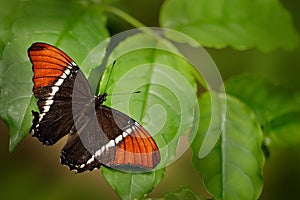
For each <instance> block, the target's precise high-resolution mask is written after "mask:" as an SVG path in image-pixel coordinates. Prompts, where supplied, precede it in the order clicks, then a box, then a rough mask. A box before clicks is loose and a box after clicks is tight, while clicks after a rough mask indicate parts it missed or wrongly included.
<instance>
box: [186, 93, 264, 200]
mask: <svg viewBox="0 0 300 200" xmlns="http://www.w3.org/2000/svg"><path fill="white" fill-rule="evenodd" d="M218 97H219V98H220V99H223V100H224V99H226V102H227V107H226V109H227V110H226V121H225V124H224V127H223V129H222V134H221V135H220V137H219V140H218V142H217V144H216V145H215V146H214V148H213V150H212V151H211V152H210V153H209V154H208V155H207V156H206V157H205V158H202V159H200V158H199V157H198V154H199V152H198V150H199V149H197V148H195V146H194V143H193V146H192V148H193V166H194V167H195V168H196V169H197V170H198V171H199V173H200V174H201V175H202V177H203V180H204V184H205V186H206V188H207V190H208V192H209V193H210V194H211V195H212V196H213V197H214V198H215V199H222V200H226V199H245V200H246V199H258V197H259V195H260V193H261V191H262V186H263V180H262V169H263V164H264V155H263V152H262V150H261V145H262V142H263V134H262V131H261V129H260V126H259V124H258V122H257V119H256V117H255V115H254V113H253V112H252V111H251V110H250V109H249V108H248V107H247V106H246V105H245V104H243V103H242V102H241V101H239V100H238V99H236V98H234V97H233V96H230V95H227V96H225V95H224V94H218ZM209 101H210V96H209V94H208V93H205V94H203V95H202V96H201V98H200V105H206V104H207V103H206V102H209ZM200 109H201V108H200ZM204 111H205V112H207V111H206V110H204ZM201 114H202V115H200V123H201V122H204V123H207V121H208V120H205V118H206V117H207V116H209V117H210V115H211V113H203V111H201ZM223 114H224V113H223ZM201 116H203V117H201ZM203 118H204V121H202V119H203ZM208 125H209V124H208V123H207V124H206V126H208ZM197 137H201V136H198V135H197Z"/></svg>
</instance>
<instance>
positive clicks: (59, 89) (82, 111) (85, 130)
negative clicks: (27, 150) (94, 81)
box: [28, 43, 160, 172]
mask: <svg viewBox="0 0 300 200" xmlns="http://www.w3.org/2000/svg"><path fill="white" fill-rule="evenodd" d="M28 56H29V58H30V61H31V63H32V65H33V66H32V69H33V72H34V76H33V83H34V86H33V93H34V96H35V97H36V98H37V99H38V102H37V105H38V109H39V112H35V111H32V113H33V116H34V119H33V124H32V127H31V133H32V134H33V136H34V137H36V138H37V139H38V140H40V141H41V142H42V143H43V144H44V145H52V144H55V143H56V142H57V141H58V140H60V139H61V138H62V137H64V136H65V135H67V134H69V138H68V140H67V143H66V144H65V146H64V147H63V149H62V151H61V155H60V158H61V163H62V164H64V165H67V166H68V167H69V168H70V169H71V170H76V171H77V172H83V171H86V170H93V169H95V168H100V166H101V165H105V166H108V167H112V168H119V169H126V170H134V171H136V170H137V171H140V170H141V171H145V170H146V171H147V170H151V169H153V168H155V167H156V166H157V165H158V163H159V162H160V153H159V150H158V147H157V145H156V143H155V141H154V139H153V138H152V137H151V136H150V134H149V133H148V132H147V131H146V130H145V129H144V128H143V127H142V126H141V125H140V124H139V123H138V122H136V121H135V120H134V119H132V118H130V117H129V116H127V115H125V114H124V113H122V112H120V111H117V110H115V109H113V108H109V107H107V106H105V105H103V102H104V101H105V100H106V97H107V94H106V93H104V94H100V95H98V96H94V95H93V93H92V92H91V89H90V86H89V84H88V81H87V79H86V78H85V76H84V74H83V73H82V71H81V70H80V69H79V67H78V65H77V64H76V63H75V62H74V61H73V60H72V59H71V58H70V57H69V56H68V55H66V54H65V53H64V52H62V51H61V50H60V49H58V48H56V47H54V46H52V45H49V44H45V43H34V44H32V45H31V47H30V48H29V49H28Z"/></svg>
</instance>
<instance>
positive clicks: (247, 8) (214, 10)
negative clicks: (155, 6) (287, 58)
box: [160, 0, 299, 51]
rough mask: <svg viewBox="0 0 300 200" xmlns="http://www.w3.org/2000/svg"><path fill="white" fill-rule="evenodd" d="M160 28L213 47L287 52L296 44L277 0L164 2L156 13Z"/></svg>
mask: <svg viewBox="0 0 300 200" xmlns="http://www.w3.org/2000/svg"><path fill="white" fill-rule="evenodd" d="M160 25H161V26H162V27H166V28H171V29H174V30H177V31H179V32H183V33H185V34H187V35H189V36H191V37H192V38H194V39H195V40H197V41H198V42H199V43H200V44H202V45H204V46H207V47H214V48H224V47H226V46H231V47H233V48H235V49H239V50H241V49H248V48H252V47H257V48H259V49H261V50H263V51H267V50H273V49H276V48H278V47H282V48H285V49H291V48H295V47H296V46H297V45H298V43H299V34H298V33H297V32H296V29H295V28H294V26H293V23H292V18H291V15H290V14H289V13H288V11H287V10H286V9H285V8H284V7H283V6H282V5H281V4H280V2H279V1H278V0H269V1H260V0H256V1H252V0H240V1H226V0H218V1H211V0H168V1H166V2H165V3H164V4H163V7H162V10H161V13H160ZM173 39H176V38H173Z"/></svg>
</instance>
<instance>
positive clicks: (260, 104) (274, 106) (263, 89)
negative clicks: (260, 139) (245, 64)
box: [225, 75, 300, 125]
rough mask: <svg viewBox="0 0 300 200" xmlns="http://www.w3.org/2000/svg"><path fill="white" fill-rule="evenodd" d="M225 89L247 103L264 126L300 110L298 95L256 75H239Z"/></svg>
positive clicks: (226, 82)
mask: <svg viewBox="0 0 300 200" xmlns="http://www.w3.org/2000/svg"><path fill="white" fill-rule="evenodd" d="M225 89H226V92H227V93H228V94H231V95H234V96H236V97H238V98H239V99H240V100H242V101H243V102H244V103H246V104H247V105H248V106H249V107H250V108H251V109H252V110H253V111H254V112H255V114H256V115H257V118H258V119H259V122H260V124H262V125H264V124H266V123H267V122H268V121H270V120H271V119H273V118H274V117H276V116H279V115H282V114H284V113H288V112H291V111H297V110H299V108H300V102H299V100H298V97H297V96H296V94H293V93H291V92H289V91H288V90H286V89H285V88H283V87H280V86H276V85H274V84H272V83H270V82H268V81H267V80H265V79H262V78H260V77H258V76H255V75H239V76H235V77H233V78H231V79H229V80H226V81H225Z"/></svg>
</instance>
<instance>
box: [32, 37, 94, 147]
mask: <svg viewBox="0 0 300 200" xmlns="http://www.w3.org/2000/svg"><path fill="white" fill-rule="evenodd" d="M28 56H29V58H30V61H31V63H32V70H33V72H34V76H33V79H32V80H33V83H34V86H33V93H34V96H35V97H36V98H37V99H38V102H37V105H38V109H39V112H35V111H32V113H33V115H34V119H33V125H32V127H31V132H32V134H33V136H34V137H36V138H37V139H39V140H40V141H41V142H42V143H43V144H45V145H52V144H54V143H56V142H57V141H58V140H59V139H60V138H62V137H63V136H65V135H66V134H68V133H69V132H70V131H71V129H72V127H73V125H74V120H73V115H72V101H73V100H74V102H76V99H80V98H82V97H86V98H87V99H92V98H93V95H92V93H91V91H90V90H89V85H88V83H87V81H86V79H85V77H84V75H83V73H82V72H81V71H80V70H79V67H78V66H77V65H76V64H75V62H74V61H73V60H72V59H71V58H70V57H69V56H68V55H66V54H65V53H64V52H62V51H61V50H59V49H58V48H56V47H54V46H51V45H49V44H45V43H34V44H32V46H31V47H30V48H29V49H28ZM75 80H79V81H77V82H80V83H82V86H81V87H82V88H83V87H85V90H82V91H80V92H77V93H78V95H77V97H76V96H74V94H73V90H74V83H75ZM86 85H87V86H86ZM81 87H80V86H79V87H76V88H81ZM77 90H78V89H77ZM83 93H84V94H83ZM79 94H80V95H79ZM86 101H87V100H86ZM86 101H78V102H83V103H85V102H86ZM75 112H76V111H75ZM73 113H74V111H73Z"/></svg>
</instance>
